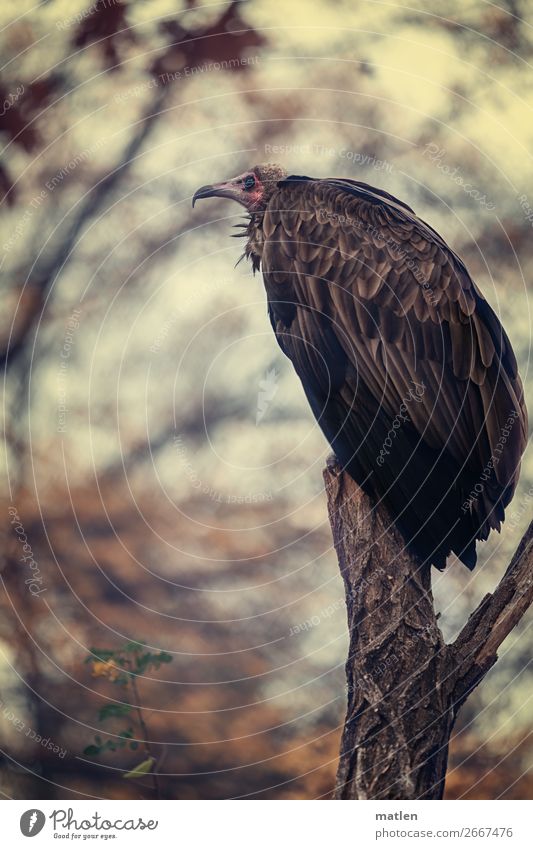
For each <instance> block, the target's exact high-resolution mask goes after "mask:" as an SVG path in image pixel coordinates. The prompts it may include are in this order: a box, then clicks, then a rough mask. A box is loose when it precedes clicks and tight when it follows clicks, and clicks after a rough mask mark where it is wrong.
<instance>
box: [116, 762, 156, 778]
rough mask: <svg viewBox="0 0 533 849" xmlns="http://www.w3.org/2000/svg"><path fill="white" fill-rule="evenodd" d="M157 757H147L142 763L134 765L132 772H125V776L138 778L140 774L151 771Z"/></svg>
mask: <svg viewBox="0 0 533 849" xmlns="http://www.w3.org/2000/svg"><path fill="white" fill-rule="evenodd" d="M154 760H155V758H147V759H146V760H145V761H142V763H140V764H137V766H135V767H133V769H132V770H130V772H126V773H124V776H123V778H138V777H139V776H140V775H146V773H147V772H150V770H151V769H152V766H153V764H154Z"/></svg>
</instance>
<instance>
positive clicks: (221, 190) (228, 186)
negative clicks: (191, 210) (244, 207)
mask: <svg viewBox="0 0 533 849" xmlns="http://www.w3.org/2000/svg"><path fill="white" fill-rule="evenodd" d="M203 198H231V199H232V200H236V201H239V203H242V194H241V187H240V184H239V183H237V182H236V181H235V180H229V181H228V182H226V183H214V185H212V186H201V188H199V189H197V190H196V191H195V193H194V195H193V197H192V205H193V207H194V204H195V203H196V201H197V200H203Z"/></svg>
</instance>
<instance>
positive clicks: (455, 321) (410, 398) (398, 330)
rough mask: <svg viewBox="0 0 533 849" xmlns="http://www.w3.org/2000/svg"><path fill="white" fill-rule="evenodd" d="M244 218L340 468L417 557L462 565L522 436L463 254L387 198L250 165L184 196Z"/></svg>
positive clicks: (494, 509) (282, 330) (496, 514)
mask: <svg viewBox="0 0 533 849" xmlns="http://www.w3.org/2000/svg"><path fill="white" fill-rule="evenodd" d="M210 197H219V198H220V197H221V198H230V199H232V200H235V201H237V202H238V203H239V204H241V205H242V206H243V207H244V208H245V210H246V212H247V218H246V221H245V223H244V224H243V225H240V226H242V227H243V228H244V231H243V232H242V233H239V234H238V235H243V236H245V237H246V238H247V242H246V248H245V252H244V254H243V256H245V257H247V258H248V259H250V260H251V263H252V267H253V270H254V272H255V271H257V270H259V269H261V271H262V274H263V280H264V285H265V289H266V294H267V300H268V313H269V317H270V321H271V323H272V328H273V330H274V333H275V335H276V338H277V341H278V343H279V345H280V347H281V349H282V351H283V352H284V353H285V354H286V356H287V357H288V358H289V359H290V360H291V362H292V364H293V366H294V368H295V370H296V373H297V375H298V377H299V378H300V380H301V382H302V386H303V389H304V392H305V395H306V396H307V400H308V402H309V404H310V406H311V410H312V412H313V414H314V416H315V418H316V420H317V422H318V424H319V425H320V427H321V429H322V431H323V433H324V435H325V437H326V439H327V440H328V441H329V443H330V445H331V447H332V449H333V451H334V454H335V456H336V458H337V460H338V462H339V464H340V465H341V467H342V468H343V469H344V470H345V471H346V472H347V473H348V474H349V475H351V477H352V478H353V479H354V480H355V482H356V483H357V484H358V485H359V486H360V487H361V488H362V489H363V490H364V491H365V492H366V493H367V494H368V495H369V496H370V497H371V498H372V499H373V501H374V503H375V504H376V505H377V504H383V505H384V506H385V507H386V508H387V510H388V512H389V515H390V517H391V519H392V520H393V521H394V523H395V524H396V525H397V527H398V528H399V530H400V531H401V533H402V535H403V537H404V539H405V541H406V544H407V546H408V548H409V549H410V550H411V551H412V552H413V553H414V554H415V556H416V557H417V560H419V561H420V563H421V564H427V565H430V564H432V565H434V566H435V567H436V568H437V569H441V570H442V569H444V567H445V565H446V558H447V557H448V556H449V555H450V554H451V553H452V552H453V553H454V554H455V555H456V556H457V557H458V558H459V559H460V560H461V561H462V563H464V564H465V566H467V567H468V568H469V569H473V568H474V566H475V564H476V540H485V539H487V537H488V535H489V533H490V531H491V530H492V529H495V530H498V531H499V530H500V527H501V523H502V522H503V520H504V518H505V514H504V510H505V507H507V505H508V504H509V502H510V500H511V498H512V496H513V493H514V490H515V487H516V484H517V480H518V475H519V471H520V460H521V456H522V453H523V451H524V448H525V445H526V441H527V411H526V407H525V403H524V394H523V389H522V383H521V381H520V377H519V375H518V371H517V364H516V359H515V355H514V353H513V350H512V348H511V343H510V342H509V339H508V337H507V335H506V333H505V331H504V329H503V327H502V325H501V324H500V322H499V320H498V318H497V316H496V314H495V313H494V311H493V310H492V309H491V307H490V306H489V304H488V303H487V301H486V300H485V298H484V297H483V295H482V293H481V292H480V290H479V289H478V287H477V286H476V284H475V283H474V281H473V280H472V278H471V277H470V275H469V273H468V271H467V269H466V267H465V265H464V263H463V261H462V260H461V259H460V258H459V257H458V256H457V254H456V253H454V251H453V250H451V248H450V247H448V245H447V244H446V242H445V241H444V239H443V238H442V237H441V236H440V235H439V234H438V233H437V232H436V231H435V230H434V229H433V228H432V227H431V226H430V225H429V224H426V223H425V221H423V220H422V219H421V218H418V216H417V215H416V214H415V212H414V211H413V210H412V209H411V207H410V206H408V205H407V204H406V203H404V202H403V201H401V200H398V199H397V198H395V197H394V196H393V195H391V194H389V193H388V192H386V191H384V190H383V189H378V188H375V187H373V186H370V185H368V184H367V183H362V182H358V181H356V180H348V179H337V178H332V179H315V178H313V177H304V176H295V175H293V176H289V175H288V174H287V172H286V171H285V170H284V169H283V168H281V167H280V166H278V165H274V164H267V165H259V166H255V167H253V168H251V169H250V170H249V171H246V172H245V173H244V174H241V175H239V176H238V177H235V178H233V179H230V180H226V181H224V182H222V183H216V184H213V185H208V186H202V187H201V188H200V189H198V191H196V192H195V194H194V196H193V206H194V204H195V202H196V201H197V200H199V199H201V198H210Z"/></svg>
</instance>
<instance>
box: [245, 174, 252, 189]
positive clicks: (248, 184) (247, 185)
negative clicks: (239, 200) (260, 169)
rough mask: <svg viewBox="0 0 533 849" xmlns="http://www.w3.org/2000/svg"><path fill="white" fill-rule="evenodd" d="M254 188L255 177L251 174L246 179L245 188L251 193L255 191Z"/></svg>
mask: <svg viewBox="0 0 533 849" xmlns="http://www.w3.org/2000/svg"><path fill="white" fill-rule="evenodd" d="M254 186H255V177H252V175H251V174H249V175H248V177H245V178H244V188H245V189H246V191H249V190H250V189H253V187H254Z"/></svg>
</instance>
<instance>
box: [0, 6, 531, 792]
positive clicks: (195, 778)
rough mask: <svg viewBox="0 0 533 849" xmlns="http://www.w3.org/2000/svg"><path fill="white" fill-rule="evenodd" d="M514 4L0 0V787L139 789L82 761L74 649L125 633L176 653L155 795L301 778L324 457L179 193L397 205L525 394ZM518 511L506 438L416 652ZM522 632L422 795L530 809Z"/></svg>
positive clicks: (522, 88)
mask: <svg viewBox="0 0 533 849" xmlns="http://www.w3.org/2000/svg"><path fill="white" fill-rule="evenodd" d="M527 11H528V4H527V3H526V2H525V0H524V2H514V0H513V1H512V2H511V0H508V2H504V3H500V4H499V6H497V7H496V6H493V5H489V4H486V3H484V2H482V1H481V0H477V2H472V3H469V4H466V5H465V4H464V3H462V2H459V0H443V2H441V3H439V4H437V7H434V8H433V9H432V10H431V11H430V10H428V9H427V8H426V4H424V3H422V2H415V3H414V4H410V5H409V7H407V6H403V5H401V3H395V2H392V3H388V4H382V3H379V2H373V0H367V2H364V0H363V2H360V3H358V4H355V5H354V4H352V3H350V2H331V1H330V0H317V2H316V3H313V4H312V7H309V6H308V4H306V3H304V2H303V0H297V2H294V3H290V4H286V5H285V6H284V7H283V12H282V13H281V12H280V10H279V8H278V7H277V6H276V4H273V3H271V2H267V1H266V0H263V1H262V2H261V0H250V2H233V3H227V2H224V3H220V4H215V5H210V6H200V5H199V4H196V3H195V2H194V0H189V2H185V3H183V4H176V3H174V2H170V0H153V2H143V3H134V2H126V0H123V2H119V0H116V2H115V1H114V0H97V2H93V3H89V2H88V0H86V2H67V0H51V2H45V3H41V4H40V5H39V6H37V7H36V6H35V5H34V4H32V3H29V2H26V0H22V1H21V2H17V3H15V2H11V1H10V0H7V2H4V3H3V5H2V10H1V12H0V16H1V18H2V29H1V34H0V44H1V48H2V56H3V65H2V71H1V77H0V142H1V144H2V158H1V160H0V190H1V192H2V196H3V205H2V210H3V216H2V225H1V226H2V232H1V237H0V273H1V275H2V287H3V296H4V304H5V307H4V310H3V312H2V322H1V324H0V342H1V346H0V357H1V359H2V365H3V369H4V408H3V409H4V426H5V431H4V434H5V459H4V464H5V487H4V489H3V497H4V501H5V507H4V508H3V509H4V517H5V518H4V522H3V523H2V564H1V567H2V572H1V576H2V596H1V605H2V621H1V625H0V649H1V655H0V661H1V663H0V700H1V703H0V735H1V741H2V742H1V749H2V753H3V754H2V764H1V769H2V783H1V787H2V792H3V793H4V794H5V795H6V796H10V797H16V798H45V797H47V796H49V797H52V798H53V797H56V798H66V797H72V798H76V797H80V798H81V797H91V796H104V797H109V798H113V797H117V798H122V797H124V796H126V795H128V794H129V795H130V796H132V797H140V796H142V795H143V794H145V795H149V793H150V792H151V791H150V784H149V782H147V786H146V787H145V788H143V787H142V786H139V785H138V783H137V782H132V783H131V784H129V783H128V782H124V781H123V780H122V773H121V770H122V771H123V772H127V770H128V769H130V768H131V767H132V766H134V765H135V763H136V761H137V760H138V756H136V755H135V752H132V753H131V755H127V754H125V755H124V761H123V763H121V764H120V765H119V768H117V763H116V759H112V758H110V759H109V760H108V761H106V756H105V755H104V756H102V757H99V758H98V759H95V758H91V757H88V756H87V755H84V754H83V748H84V746H85V744H86V741H87V740H88V739H89V740H90V739H91V738H92V736H93V735H94V734H95V733H98V731H99V729H98V727H97V724H95V720H94V717H95V716H96V713H97V709H98V705H99V704H100V703H101V698H102V696H106V697H109V699H111V700H112V699H113V698H114V697H115V696H114V694H113V689H112V686H111V688H110V690H109V692H103V688H104V689H105V686H106V684H105V682H104V683H103V684H102V682H101V681H95V680H94V679H93V678H92V677H91V675H90V673H89V671H88V668H87V666H86V665H85V664H84V659H85V657H86V655H87V653H88V651H89V647H90V646H91V645H106V646H110V647H113V646H115V647H119V646H120V645H122V644H123V643H124V642H127V641H129V640H136V639H139V635H142V638H143V640H144V641H145V642H146V643H147V645H148V650H152V651H154V652H160V651H164V652H165V653H168V654H170V655H171V656H172V658H173V663H171V664H169V665H168V666H166V667H165V668H164V670H162V671H160V672H159V673H158V674H157V675H153V676H152V675H151V674H146V675H145V676H144V677H143V681H142V689H143V697H144V702H145V703H144V704H143V709H144V710H146V711H147V715H148V716H149V727H150V731H151V733H152V734H153V735H154V739H153V740H151V741H150V743H151V745H152V749H153V751H154V757H155V758H156V759H157V763H158V769H159V771H160V784H161V787H162V793H163V795H164V796H167V797H169V798H220V797H223V798H227V797H257V798H314V797H318V796H323V795H324V796H327V795H328V794H329V793H330V791H331V788H332V784H333V780H334V774H335V765H336V758H337V752H338V742H339V735H340V725H341V723H342V720H343V712H344V704H345V694H344V689H343V688H344V676H343V670H342V667H343V663H344V658H345V655H346V644H347V636H346V617H345V610H344V601H343V590H342V586H341V581H340V577H339V575H338V571H337V567H336V560H335V556H334V554H333V552H332V549H331V537H330V533H329V528H328V522H327V515H326V509H325V499H324V495H323V492H322V478H321V468H322V465H323V461H324V458H325V456H326V455H327V453H328V449H327V446H326V445H325V443H324V440H323V438H322V436H321V434H320V433H319V431H318V428H317V426H316V424H315V422H314V419H313V418H312V415H311V413H310V412H309V410H308V408H307V405H306V402H305V401H304V398H303V393H302V392H301V389H300V387H299V385H298V381H297V379H296V378H295V376H294V374H293V372H292V370H291V368H290V365H289V364H288V363H287V361H285V360H284V358H283V356H282V355H281V353H280V352H279V350H278V349H277V345H276V343H275V340H274V338H273V336H272V333H271V329H270V326H269V322H268V319H267V316H266V309H265V298H264V293H263V291H262V285H261V282H260V280H259V279H255V280H254V279H253V278H252V275H251V272H250V270H249V269H248V268H247V267H245V264H244V263H243V264H240V265H239V266H238V267H237V268H234V263H235V260H236V259H237V258H238V248H239V245H240V243H238V242H237V243H236V242H234V241H230V240H229V239H228V234H229V231H230V225H231V224H233V223H236V222H238V220H239V216H238V212H237V213H236V210H235V209H234V208H229V207H228V205H227V204H224V203H220V204H219V205H218V206H217V207H210V208H209V209H206V208H200V209H199V210H195V211H194V213H192V212H191V209H190V198H191V195H192V193H193V191H194V189H195V188H197V187H198V186H199V185H201V184H203V183H207V182H211V181H213V180H217V179H222V178H224V177H227V176H233V175H235V174H238V173H239V172H241V171H242V170H244V168H246V167H248V166H249V165H250V164H254V163H256V162H261V161H279V162H281V163H282V164H283V165H285V166H286V167H287V168H288V170H289V171H290V172H292V173H307V174H313V175H315V176H335V175H342V176H345V177H350V178H352V179H359V180H363V181H366V182H369V183H372V184H375V185H378V186H380V187H382V188H384V189H386V190H388V191H391V192H393V193H394V194H397V195H398V196H400V197H402V198H403V199H404V200H406V201H407V202H408V203H409V204H410V205H411V206H413V207H414V208H415V209H416V211H417V212H418V213H419V214H420V215H421V216H422V217H423V218H425V219H426V220H428V221H429V222H430V223H431V224H432V225H433V226H435V227H436V228H437V229H439V230H440V232H441V233H442V235H443V236H444V237H445V238H446V239H447V240H448V241H449V242H450V243H451V245H452V246H453V247H454V248H455V249H456V250H457V251H458V253H460V254H461V255H462V257H463V258H464V259H465V260H466V262H467V264H468V266H469V268H470V270H471V272H472V274H473V275H474V277H475V278H476V280H477V282H478V283H479V285H480V286H481V287H482V289H483V291H484V293H485V294H486V296H487V297H488V299H489V300H490V301H491V303H492V305H493V306H494V307H495V309H496V310H497V312H498V313H499V314H500V316H501V317H502V320H503V322H504V324H505V326H506V328H507V330H508V332H509V333H510V335H511V338H512V340H513V344H514V346H515V350H516V352H517V355H518V357H519V360H520V363H521V371H522V375H523V378H524V381H525V384H526V395H527V397H528V398H529V399H531V397H532V392H531V378H530V376H529V368H528V363H529V352H530V326H531V322H530V315H529V298H528V295H529V278H530V276H531V274H530V272H531V267H532V264H533V247H532V240H531V227H532V220H533V188H532V176H533V166H532V157H531V153H530V151H531V149H532V144H531V142H532V139H531V136H532V134H533V123H532V122H531V120H530V117H531V103H532V101H531V89H532V87H533V81H532V80H533V78H532V76H531V73H530V71H531V66H530V63H531V57H532V47H533V38H532V31H531V27H530V26H529V24H527V23H526V22H525V20H524V18H525V17H526V16H527ZM211 213H212V214H213V217H212V218H211V219H208V218H207V217H205V216H207V215H208V214H211ZM530 406H531V400H530ZM532 505H533V460H532V457H531V453H530V452H529V453H528V454H526V457H525V461H524V468H523V475H522V482H521V487H520V489H519V491H518V493H517V495H516V497H515V500H514V501H513V503H512V505H511V507H510V510H509V513H508V520H507V523H506V525H505V528H504V531H503V533H502V535H501V536H500V537H498V536H497V535H494V536H493V537H492V538H491V540H490V541H489V542H488V543H487V544H485V545H483V546H482V547H481V549H480V564H479V567H478V569H477V570H476V572H475V573H474V574H473V575H471V574H469V573H468V572H467V570H466V569H464V568H462V567H461V566H460V565H458V564H451V565H450V568H449V569H448V570H447V572H446V573H444V574H443V575H437V576H436V577H435V579H434V581H435V594H436V599H437V604H438V606H439V609H440V610H441V614H442V616H441V620H440V621H441V623H442V628H443V630H444V632H445V636H448V637H451V636H453V634H454V633H455V632H456V630H457V627H458V626H459V624H460V623H461V622H462V621H464V619H465V616H466V615H467V614H468V611H469V610H470V609H472V608H473V606H474V605H475V603H476V602H477V601H478V600H479V599H480V598H481V596H482V595H483V594H484V593H485V592H486V591H487V590H490V589H491V588H492V587H493V586H494V585H495V584H496V582H497V580H498V577H499V575H500V574H501V571H502V568H503V566H504V565H505V564H506V563H507V562H508V560H509V558H510V555H511V553H512V550H513V548H514V546H515V544H516V542H517V540H518V539H519V537H520V536H521V534H522V532H523V531H524V529H525V527H526V525H527V523H528V521H529V519H530V516H531V507H532ZM9 508H11V510H12V511H13V510H15V511H16V516H15V514H14V513H13V512H11V513H9V512H8V509H9ZM25 546H27V548H26V547H25ZM22 558H25V559H22ZM29 580H33V581H34V583H33V584H30V583H29ZM35 582H36V583H35ZM526 627H527V623H525V624H523V625H522V627H521V628H520V629H519V630H518V631H517V632H514V633H513V634H512V635H511V637H510V638H509V639H508V641H507V642H506V644H505V646H504V649H503V651H502V653H501V660H500V662H499V664H498V665H497V667H496V668H495V669H494V670H493V672H492V673H491V674H490V676H489V678H488V679H487V681H486V682H485V685H484V687H483V688H482V689H480V690H479V692H477V693H476V694H475V696H474V697H472V698H471V699H470V700H469V702H468V705H467V707H466V709H465V710H464V711H463V714H462V716H461V725H460V726H459V727H458V728H457V730H456V733H455V736H454V741H453V747H452V764H451V768H450V771H449V776H448V789H447V792H448V796H450V797H459V798H495V797H500V796H501V797H506V798H526V797H528V796H531V793H532V787H531V779H530V778H528V776H527V766H528V760H527V758H528V752H529V756H530V750H528V746H527V741H528V734H529V731H530V724H529V723H528V709H527V708H528V705H527V699H528V684H530V679H529V681H528V677H527V666H528V662H529V657H530V654H531V643H530V641H528V637H527V631H526ZM97 685H98V686H97ZM479 741H485V742H483V744H481V742H479ZM49 742H51V744H52V745H50V746H49V745H48V743H49ZM54 746H55V747H56V748H60V750H61V751H60V752H59V753H57V752H54V751H53V747H54ZM61 752H65V754H64V755H62V754H61ZM463 753H465V754H463ZM472 753H473V754H472ZM128 758H130V759H128Z"/></svg>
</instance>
